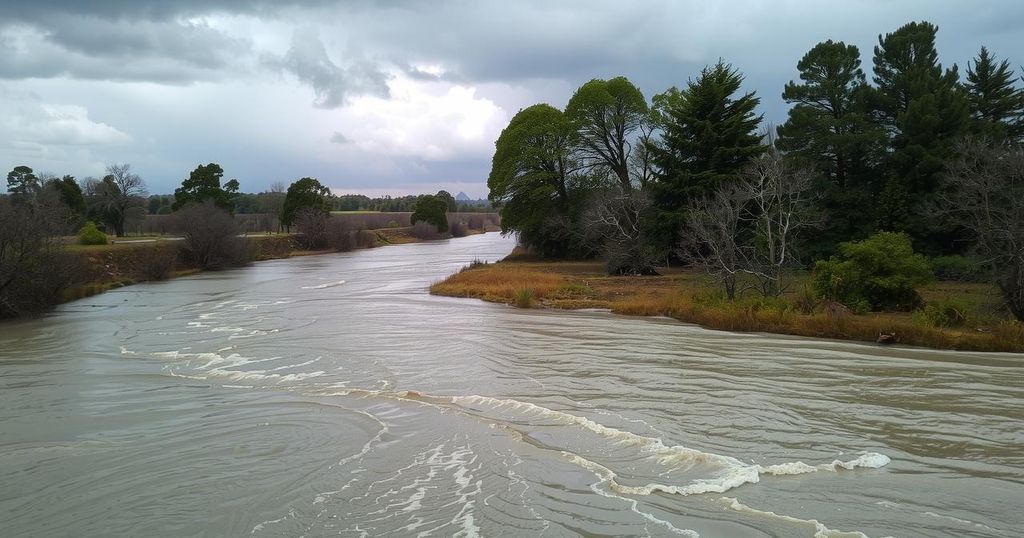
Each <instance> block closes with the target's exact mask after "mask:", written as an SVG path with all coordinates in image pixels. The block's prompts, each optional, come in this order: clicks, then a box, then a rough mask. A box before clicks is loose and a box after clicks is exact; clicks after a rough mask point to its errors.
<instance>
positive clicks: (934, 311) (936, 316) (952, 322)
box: [914, 298, 973, 328]
mask: <svg viewBox="0 0 1024 538" xmlns="http://www.w3.org/2000/svg"><path fill="white" fill-rule="evenodd" d="M972 310H973V309H972V308H971V306H970V305H968V304H967V303H965V302H963V301H959V300H956V299H950V298H946V299H941V300H938V301H935V302H934V303H929V304H927V305H925V306H924V308H922V309H921V310H918V311H917V312H914V320H915V321H917V322H919V323H923V324H925V325H929V326H932V327H942V328H951V327H963V326H965V325H968V324H969V323H970V322H971V321H972V320H971V312H972Z"/></svg>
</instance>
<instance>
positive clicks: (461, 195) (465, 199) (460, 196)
mask: <svg viewBox="0 0 1024 538" xmlns="http://www.w3.org/2000/svg"><path fill="white" fill-rule="evenodd" d="M455 199H456V200H458V201H460V202H468V201H470V200H471V198H470V197H469V196H468V195H467V194H466V193H464V192H461V191H460V192H459V194H456V195H455Z"/></svg>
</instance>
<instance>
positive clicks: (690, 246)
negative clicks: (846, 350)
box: [488, 21, 1024, 295]
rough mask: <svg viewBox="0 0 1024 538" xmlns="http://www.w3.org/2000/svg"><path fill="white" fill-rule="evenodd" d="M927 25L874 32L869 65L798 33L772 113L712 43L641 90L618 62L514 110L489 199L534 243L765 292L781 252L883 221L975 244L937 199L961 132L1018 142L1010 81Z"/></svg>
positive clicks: (825, 250)
mask: <svg viewBox="0 0 1024 538" xmlns="http://www.w3.org/2000/svg"><path fill="white" fill-rule="evenodd" d="M937 33H938V27H936V26H935V25H934V24H931V23H929V22H925V21H920V22H910V23H908V24H905V25H903V26H901V27H899V28H897V29H895V30H894V31H892V32H889V33H884V34H881V35H879V36H878V42H877V45H875V47H874V49H873V51H872V53H873V54H872V55H871V65H870V72H867V71H868V70H867V68H865V67H864V66H863V65H862V60H861V51H860V50H859V49H858V48H857V47H856V46H854V45H850V44H847V43H844V42H842V41H836V40H831V39H830V40H826V41H823V42H821V43H818V44H816V45H814V46H813V47H811V48H810V50H809V51H808V52H807V53H806V54H805V55H804V56H803V57H802V58H800V59H799V61H798V62H797V64H796V73H797V77H796V79H795V80H793V81H791V82H789V83H788V84H786V85H785V87H784V88H783V90H782V98H783V100H784V101H785V102H786V103H788V104H789V105H791V107H790V110H789V113H788V118H787V119H786V121H785V122H784V123H783V124H782V125H780V126H778V128H777V129H776V128H771V127H766V126H764V125H763V123H762V121H763V118H762V116H761V115H760V114H759V112H758V106H759V104H760V98H759V97H758V96H757V95H756V94H755V93H754V92H753V91H749V90H745V89H744V87H743V75H742V73H741V72H740V71H739V70H738V69H736V68H735V67H733V66H732V65H730V64H728V63H727V62H725V61H722V60H719V61H718V62H717V63H715V64H713V65H708V66H706V67H704V68H703V69H702V70H701V71H700V72H699V73H697V74H696V76H694V77H693V78H691V79H690V80H688V81H687V83H686V84H685V85H684V86H682V87H672V88H669V89H667V90H666V91H664V92H662V93H659V94H656V95H654V96H653V97H652V98H651V99H650V100H647V99H645V98H644V96H643V94H642V93H641V91H640V90H639V89H638V88H637V87H636V86H635V85H634V84H632V83H631V82H630V81H629V80H627V79H626V78H624V77H617V78H613V79H609V80H602V79H594V80H591V81H590V82H587V83H585V84H583V85H582V86H580V88H579V89H578V90H576V92H575V93H574V94H573V96H572V98H571V99H570V100H569V102H568V103H567V104H566V106H565V108H564V109H559V108H557V107H555V106H551V105H549V104H537V105H534V106H531V107H528V108H525V109H523V110H521V111H520V112H519V113H518V114H516V116H515V117H514V118H512V120H511V122H510V123H509V125H508V127H506V129H505V130H504V131H503V132H502V134H501V136H500V137H499V138H498V141H497V142H496V146H495V153H494V158H493V161H492V167H491V173H490V176H489V178H488V186H489V188H490V199H491V201H492V202H493V203H494V204H495V206H496V207H498V208H500V211H501V214H502V225H503V227H504V229H505V231H507V232H512V231H514V232H517V233H519V236H520V239H521V240H522V242H524V243H526V244H527V245H529V246H531V247H533V248H535V249H536V250H537V252H538V253H540V254H544V255H549V256H570V257H572V256H575V257H586V256H595V255H601V256H604V257H605V258H606V259H608V260H609V271H611V272H618V273H631V274H645V273H648V272H650V270H651V268H652V267H653V266H654V264H656V263H659V262H665V261H669V262H672V261H673V260H676V261H684V262H691V263H699V264H701V265H705V266H709V264H710V265H713V264H717V269H715V271H714V272H715V274H717V275H729V274H732V275H739V274H743V273H746V274H748V275H752V276H753V277H755V279H756V280H758V281H759V282H760V284H759V286H760V288H761V289H762V292H764V293H765V294H768V295H771V294H776V293H778V291H779V287H780V281H779V280H778V275H779V274H780V271H781V270H782V268H783V267H784V266H786V265H803V266H809V265H810V264H811V262H812V261H813V260H816V259H824V258H827V257H828V256H830V255H831V254H833V253H835V252H836V249H837V247H838V245H839V244H840V243H843V242H848V241H856V240H861V239H864V238H866V237H868V236H870V235H872V234H875V233H877V232H881V231H889V232H900V233H905V234H907V235H908V236H909V237H910V238H911V240H912V241H913V246H914V248H915V249H916V250H918V251H920V252H924V253H926V254H929V255H947V254H963V253H968V252H978V250H977V249H978V248H980V247H978V244H979V243H978V242H979V240H980V239H979V238H980V237H983V236H984V235H983V234H980V233H979V232H978V231H977V229H976V228H977V226H976V225H974V224H971V225H969V223H967V221H965V220H964V219H963V218H961V217H958V216H957V214H956V212H953V211H938V210H937V208H938V207H941V206H943V204H944V203H947V202H948V200H949V197H950V193H951V192H966V191H964V189H963V187H962V185H961V186H960V187H957V185H958V184H957V183H956V179H955V177H953V174H952V171H953V170H954V165H955V163H963V162H964V159H965V156H964V151H966V149H965V148H968V149H969V148H975V149H976V146H977V145H975V146H971V145H970V144H965V143H963V141H964V140H965V139H969V138H971V137H973V138H974V139H980V140H983V141H984V143H986V144H989V146H986V147H995V148H1004V149H1006V151H1010V150H1013V151H1017V149H1015V148H1020V145H1021V143H1022V142H1024V88H1022V84H1021V82H1022V81H1021V78H1020V73H1018V72H1016V71H1015V70H1014V69H1013V67H1012V66H1013V64H1012V63H1011V62H1010V61H1009V60H1006V59H1001V58H999V57H998V56H997V55H995V54H994V53H993V52H992V51H990V50H988V49H987V48H986V47H981V48H980V51H979V53H978V55H977V57H976V58H974V59H973V60H972V61H970V62H969V63H968V65H967V66H966V70H965V72H966V73H965V76H964V77H961V72H960V69H959V68H958V67H957V66H956V65H951V66H945V65H943V64H942V63H941V61H940V56H939V53H938V50H937V48H936V36H937ZM960 177H964V174H963V173H961V174H960ZM961 183H962V182H961ZM958 189H959V190H958ZM812 226H813V227H815V228H816V230H815V232H814V233H806V232H807V230H808V229H809V228H811V227H812ZM780 233H781V234H782V235H781V236H780V235H779V234H780ZM726 236H728V240H726V239H725V237H726ZM729 243H731V245H730V244H729ZM985 248H987V249H988V250H992V247H985ZM972 249H973V250H972ZM722 278H726V277H725V276H723V277H722ZM723 283H724V281H723Z"/></svg>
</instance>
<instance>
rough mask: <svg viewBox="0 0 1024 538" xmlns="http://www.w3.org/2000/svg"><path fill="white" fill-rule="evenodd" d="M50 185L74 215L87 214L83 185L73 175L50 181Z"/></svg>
mask: <svg viewBox="0 0 1024 538" xmlns="http://www.w3.org/2000/svg"><path fill="white" fill-rule="evenodd" d="M50 185H52V186H53V187H52V188H53V189H54V190H56V191H57V194H58V195H59V196H60V200H61V201H62V202H64V205H66V206H68V208H69V209H70V210H71V212H72V213H73V214H74V215H76V216H79V217H80V216H82V215H85V195H83V194H82V187H80V186H79V185H78V182H77V181H75V178H74V177H73V176H64V177H62V178H61V179H55V180H53V181H51V182H50Z"/></svg>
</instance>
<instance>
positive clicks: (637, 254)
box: [581, 189, 658, 275]
mask: <svg viewBox="0 0 1024 538" xmlns="http://www.w3.org/2000/svg"><path fill="white" fill-rule="evenodd" d="M651 207H652V205H651V200H650V197H648V195H647V193H646V192H644V191H639V190H629V191H625V192H624V191H621V190H618V189H611V190H608V191H605V192H604V193H602V194H600V195H598V196H596V197H595V198H594V199H593V200H592V201H591V203H590V207H589V209H588V210H587V211H586V212H585V213H584V215H583V218H582V219H581V220H582V223H583V233H584V236H585V239H584V242H585V243H586V244H588V245H591V246H592V248H595V249H597V248H601V249H603V250H604V254H605V258H606V259H607V261H608V273H609V274H617V275H656V274H658V273H657V271H655V270H654V261H655V259H656V257H657V253H656V252H655V250H654V249H653V248H651V246H650V245H649V244H648V241H647V240H646V237H645V231H646V229H645V228H646V227H645V224H646V218H647V217H648V216H649V215H648V213H649V212H650V210H651Z"/></svg>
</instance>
